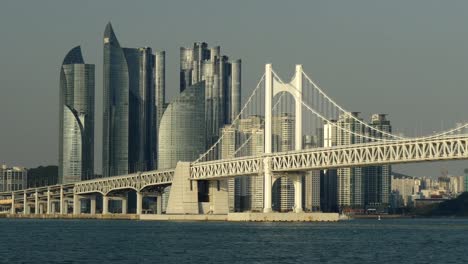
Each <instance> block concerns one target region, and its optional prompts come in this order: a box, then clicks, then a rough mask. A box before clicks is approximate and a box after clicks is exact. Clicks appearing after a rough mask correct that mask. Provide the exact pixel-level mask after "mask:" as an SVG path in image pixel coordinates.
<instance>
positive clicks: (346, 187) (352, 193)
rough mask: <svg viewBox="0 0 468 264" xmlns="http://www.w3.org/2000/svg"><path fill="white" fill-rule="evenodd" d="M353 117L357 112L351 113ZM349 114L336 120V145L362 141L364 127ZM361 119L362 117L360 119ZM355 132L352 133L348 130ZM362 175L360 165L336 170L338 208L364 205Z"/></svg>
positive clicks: (357, 116)
mask: <svg viewBox="0 0 468 264" xmlns="http://www.w3.org/2000/svg"><path fill="white" fill-rule="evenodd" d="M351 115H352V116H354V118H359V112H352V113H351ZM354 118H352V117H351V116H349V115H345V114H344V115H341V116H340V117H339V119H338V121H337V122H336V124H337V126H338V127H341V128H344V130H343V129H337V131H336V141H337V143H336V145H337V146H341V145H350V144H360V143H363V142H364V139H363V137H359V136H357V135H356V134H360V135H364V134H365V127H364V126H363V125H362V124H361V123H359V122H358V121H356V120H355V119H354ZM361 120H362V119H361ZM347 131H351V132H354V133H356V134H352V133H350V132H347ZM363 187H364V177H363V170H362V168H360V167H353V168H341V169H338V170H337V195H338V197H337V199H338V206H339V208H340V209H343V208H362V207H363V205H364V188H363Z"/></svg>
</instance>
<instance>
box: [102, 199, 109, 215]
mask: <svg viewBox="0 0 468 264" xmlns="http://www.w3.org/2000/svg"><path fill="white" fill-rule="evenodd" d="M108 213H109V196H107V195H103V196H102V214H103V215H104V214H108Z"/></svg>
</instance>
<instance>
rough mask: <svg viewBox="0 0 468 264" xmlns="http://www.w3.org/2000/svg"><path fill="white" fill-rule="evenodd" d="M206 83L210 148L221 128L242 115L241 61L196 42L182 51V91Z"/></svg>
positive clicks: (206, 117) (207, 128)
mask: <svg viewBox="0 0 468 264" xmlns="http://www.w3.org/2000/svg"><path fill="white" fill-rule="evenodd" d="M201 81H204V86H205V128H206V138H207V141H206V144H207V148H208V147H210V146H211V145H212V144H213V143H214V142H216V140H217V139H218V137H219V133H220V131H221V128H222V127H223V126H224V125H225V124H230V123H231V122H232V120H233V119H234V118H235V117H236V116H237V114H238V113H239V111H240V98H241V61H240V60H235V61H233V62H230V61H229V58H228V57H227V56H223V55H221V48H220V47H219V46H217V47H213V48H208V44H206V43H204V42H203V43H199V42H196V43H194V44H193V47H192V48H184V47H181V48H180V91H181V92H182V91H184V90H185V89H186V88H187V87H189V86H191V85H194V84H197V83H199V82H201Z"/></svg>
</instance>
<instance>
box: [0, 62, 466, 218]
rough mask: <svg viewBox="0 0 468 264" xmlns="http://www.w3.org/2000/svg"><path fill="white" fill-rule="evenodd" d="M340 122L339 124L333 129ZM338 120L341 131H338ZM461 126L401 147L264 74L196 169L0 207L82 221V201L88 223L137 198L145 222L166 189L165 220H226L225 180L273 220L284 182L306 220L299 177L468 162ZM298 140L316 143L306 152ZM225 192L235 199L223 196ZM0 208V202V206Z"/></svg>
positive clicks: (308, 88)
mask: <svg viewBox="0 0 468 264" xmlns="http://www.w3.org/2000/svg"><path fill="white" fill-rule="evenodd" d="M340 120H341V121H340ZM343 120H345V121H346V122H343ZM467 126H468V124H462V125H458V126H457V127H455V128H453V129H450V130H448V131H443V132H440V133H435V134H431V135H427V136H424V137H405V136H403V135H401V134H397V133H393V132H392V131H391V129H388V128H387V127H384V126H374V125H370V124H368V123H366V122H364V121H363V120H362V119H361V118H359V117H358V115H356V114H355V113H353V112H350V111H347V110H345V109H344V108H343V107H342V106H340V105H339V104H338V103H336V102H335V101H334V100H333V99H332V98H330V97H329V96H328V95H327V94H326V93H325V92H324V90H323V89H322V88H321V87H319V86H318V85H317V84H316V83H315V82H314V81H313V79H312V78H310V77H309V76H308V75H307V74H306V73H305V72H304V71H303V69H302V66H301V65H296V68H295V73H294V76H293V78H292V79H291V81H289V82H284V81H283V80H282V79H281V78H280V77H279V76H278V74H276V72H275V71H274V70H273V68H272V65H271V64H267V65H266V66H265V73H264V74H263V76H262V77H261V78H260V80H259V82H258V84H257V85H256V87H255V89H254V90H253V91H252V93H251V95H250V96H249V97H248V98H247V100H246V102H245V104H244V105H243V107H242V108H241V111H240V113H239V114H238V115H237V117H236V118H235V119H234V120H233V122H232V123H231V124H229V125H226V126H225V127H223V128H222V129H220V131H219V134H218V139H217V141H216V142H215V143H214V144H213V145H212V146H211V147H209V148H208V149H207V151H206V152H205V153H203V154H201V155H200V157H199V158H198V159H197V160H195V161H184V162H179V163H178V164H177V167H176V168H174V169H169V170H156V171H148V172H138V173H133V174H129V175H123V176H116V177H108V178H100V179H94V180H88V181H81V182H76V183H73V184H67V185H55V186H47V187H41V188H33V189H27V190H22V191H15V192H7V193H0V199H1V200H0V206H3V207H8V206H9V209H8V210H9V212H10V213H12V214H14V213H16V212H17V210H20V211H21V208H22V209H23V210H22V212H23V213H24V214H29V213H30V212H31V210H30V209H31V208H34V213H35V214H67V213H69V210H70V209H71V211H72V213H73V214H74V215H76V214H82V213H84V212H82V211H81V201H82V200H83V199H88V200H90V201H91V202H90V204H91V206H90V207H91V208H90V209H89V211H88V212H87V213H90V214H95V213H96V196H102V201H103V205H102V214H103V215H104V214H108V213H109V211H108V202H109V200H122V210H121V213H124V214H125V213H127V211H126V205H127V197H126V192H128V191H129V190H134V191H136V193H137V202H136V214H137V215H141V214H142V200H143V197H144V196H148V195H155V196H156V197H157V203H158V205H157V212H156V213H158V214H160V213H161V208H162V204H161V200H162V199H161V197H162V193H163V191H162V190H163V189H164V188H165V187H167V186H171V190H170V193H169V197H168V204H167V209H166V213H167V214H206V213H211V214H227V213H228V212H229V206H228V192H229V190H230V188H232V187H230V186H229V183H228V181H229V179H233V178H235V177H247V176H251V177H252V176H256V177H257V179H259V184H261V188H257V191H258V192H260V193H259V195H257V196H258V197H261V200H262V201H261V202H262V205H263V212H264V213H269V212H271V211H272V186H273V184H274V182H275V181H276V180H278V179H279V178H280V177H286V178H288V179H289V180H291V181H292V182H293V186H294V212H296V213H300V212H303V208H302V204H303V201H302V199H303V195H302V189H303V188H302V184H303V182H302V180H301V179H302V176H303V175H304V173H305V172H308V171H313V170H324V169H332V168H351V167H363V166H376V165H390V164H402V163H414V162H430V161H442V160H458V159H467V158H468V134H467V133H466V132H467ZM305 135H313V136H314V138H315V139H316V140H315V141H314V142H313V143H312V144H310V145H309V146H307V148H304V142H303V138H304V136H305ZM197 181H206V182H207V183H208V186H209V187H208V197H209V199H208V201H203V202H201V201H199V196H198V186H197V183H196V182H197ZM230 191H232V190H230ZM2 201H3V202H2Z"/></svg>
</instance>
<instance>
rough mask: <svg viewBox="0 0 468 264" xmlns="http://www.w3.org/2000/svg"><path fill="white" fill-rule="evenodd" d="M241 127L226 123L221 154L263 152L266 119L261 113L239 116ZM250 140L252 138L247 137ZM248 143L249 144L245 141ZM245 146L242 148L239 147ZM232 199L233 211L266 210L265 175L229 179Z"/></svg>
mask: <svg viewBox="0 0 468 264" xmlns="http://www.w3.org/2000/svg"><path fill="white" fill-rule="evenodd" d="M237 122H238V128H237V129H236V128H233V127H229V126H226V127H225V128H223V130H222V133H223V134H224V138H223V141H222V146H221V157H222V158H231V157H233V156H234V151H236V150H238V153H237V155H241V156H250V155H258V154H261V153H263V148H264V142H263V140H264V120H263V117H261V116H250V117H247V118H244V119H239V120H238V121H237ZM247 140H248V141H247ZM244 143H245V144H244ZM241 145H243V146H242V148H241V149H239V147H240V146H241ZM228 202H229V210H230V211H231V212H236V211H237V212H238V211H257V212H260V211H262V210H263V176H262V175H255V176H248V177H247V176H244V177H236V178H234V179H229V180H228Z"/></svg>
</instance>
